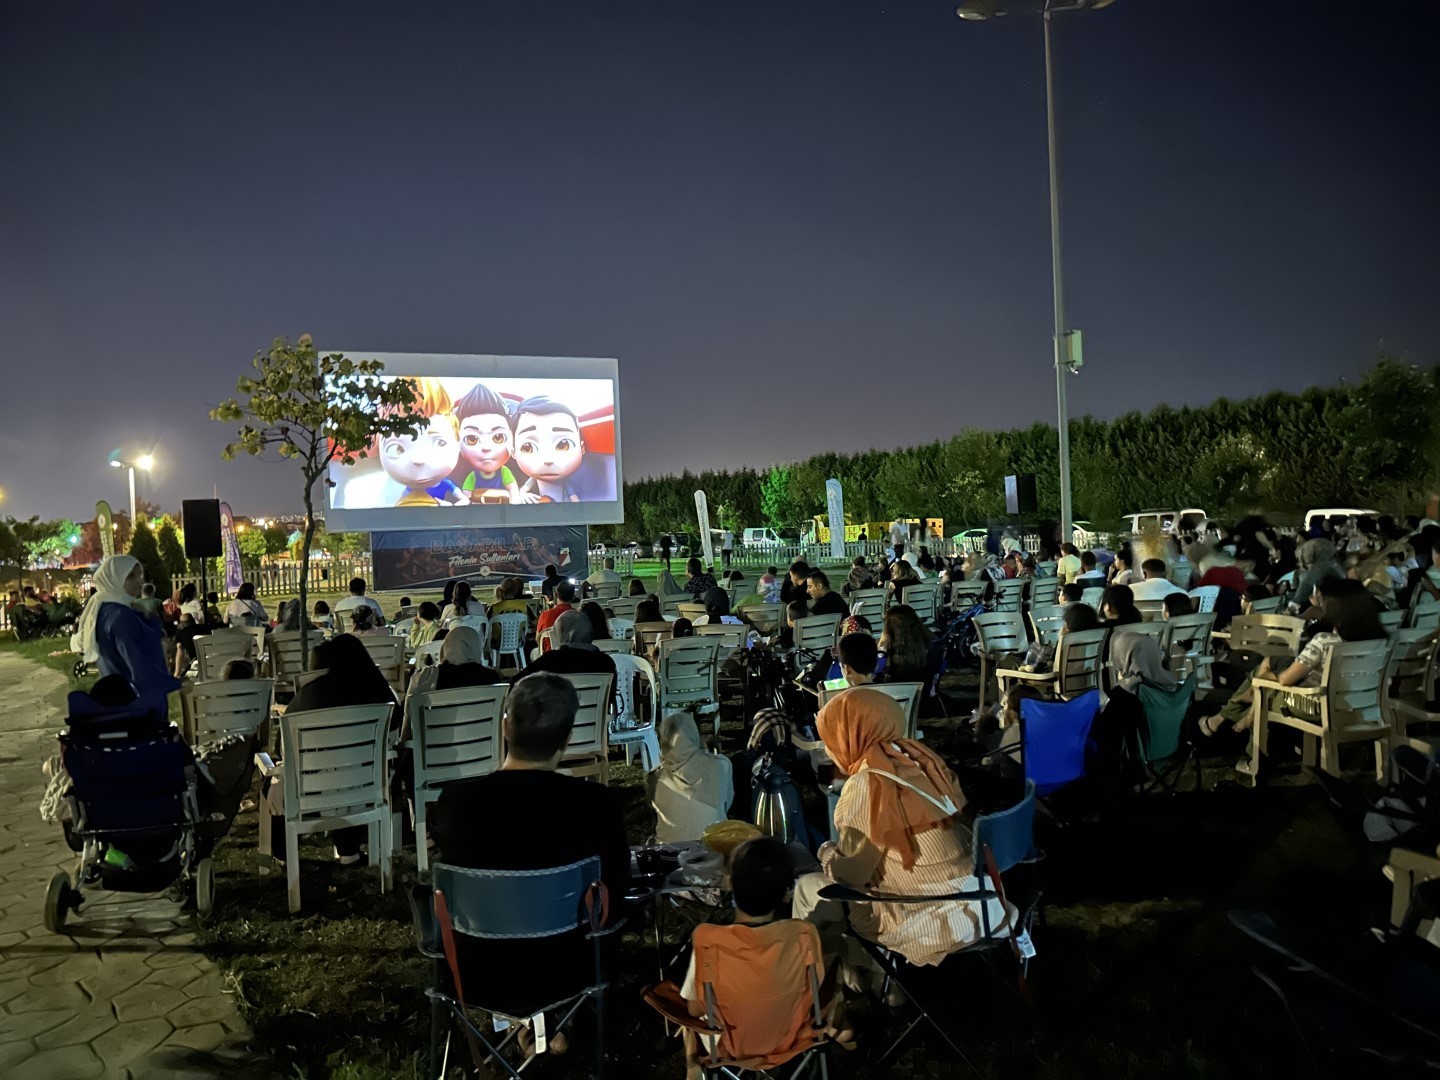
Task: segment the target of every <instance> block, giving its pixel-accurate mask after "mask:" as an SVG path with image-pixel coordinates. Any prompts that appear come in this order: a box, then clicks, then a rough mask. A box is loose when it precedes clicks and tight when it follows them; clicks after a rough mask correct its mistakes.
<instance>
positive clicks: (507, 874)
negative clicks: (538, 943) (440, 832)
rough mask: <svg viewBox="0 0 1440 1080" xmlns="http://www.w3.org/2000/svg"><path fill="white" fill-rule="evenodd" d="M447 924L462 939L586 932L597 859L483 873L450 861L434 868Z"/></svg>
mask: <svg viewBox="0 0 1440 1080" xmlns="http://www.w3.org/2000/svg"><path fill="white" fill-rule="evenodd" d="M431 880H432V881H434V883H435V888H436V889H438V890H439V891H440V892H441V893H442V894H443V895H444V897H445V907H446V909H447V910H448V912H449V914H450V925H451V926H453V927H454V928H455V932H456V933H459V934H464V935H465V936H466V937H473V938H484V939H490V940H499V941H517V940H525V939H531V938H546V937H556V936H558V935H560V934H568V933H571V932H573V931H575V930H577V929H582V928H583V929H587V930H588V929H589V927H590V917H589V915H588V914H587V912H586V902H587V896H588V895H589V893H590V890H591V886H593V885H595V884H597V883H598V882H599V881H600V859H599V858H598V857H595V856H591V857H590V858H588V859H581V860H580V861H579V862H574V863H569V864H568V865H566V866H557V867H554V868H553V869H546V870H481V869H475V868H472V867H465V866H452V865H450V864H449V863H435V864H434V867H433V868H432V878H431Z"/></svg>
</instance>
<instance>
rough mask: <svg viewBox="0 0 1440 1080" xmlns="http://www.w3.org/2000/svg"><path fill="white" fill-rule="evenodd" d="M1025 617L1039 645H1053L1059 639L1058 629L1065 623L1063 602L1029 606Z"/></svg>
mask: <svg viewBox="0 0 1440 1080" xmlns="http://www.w3.org/2000/svg"><path fill="white" fill-rule="evenodd" d="M1027 617H1028V618H1029V620H1030V632H1031V633H1032V634H1034V635H1035V640H1036V641H1037V642H1039V643H1040V644H1041V645H1054V644H1055V643H1056V642H1057V641H1059V640H1060V629H1061V627H1063V626H1064V625H1065V605H1064V604H1037V605H1035V606H1033V607H1031V608H1030V611H1029V614H1028V616H1027Z"/></svg>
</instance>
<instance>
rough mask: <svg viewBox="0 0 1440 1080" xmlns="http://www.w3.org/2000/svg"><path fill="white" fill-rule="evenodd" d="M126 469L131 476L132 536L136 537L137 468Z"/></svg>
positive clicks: (127, 466) (130, 466) (127, 467)
mask: <svg viewBox="0 0 1440 1080" xmlns="http://www.w3.org/2000/svg"><path fill="white" fill-rule="evenodd" d="M125 469H126V471H127V472H129V474H130V535H131V536H134V535H135V466H134V465H126V466H125Z"/></svg>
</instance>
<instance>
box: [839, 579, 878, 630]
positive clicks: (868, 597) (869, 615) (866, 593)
mask: <svg viewBox="0 0 1440 1080" xmlns="http://www.w3.org/2000/svg"><path fill="white" fill-rule="evenodd" d="M845 602H846V603H847V604H849V605H850V614H851V615H862V616H864V617H865V618H866V619H867V620H869V622H870V626H871V628H872V629H874V630H875V631H876V632H877V633H878V632H879V630H880V624H881V623H882V622H883V621H884V620H885V590H884V589H856V590H855V591H854V592H852V593H851V594H850V595H849V596H847V597H846V598H845Z"/></svg>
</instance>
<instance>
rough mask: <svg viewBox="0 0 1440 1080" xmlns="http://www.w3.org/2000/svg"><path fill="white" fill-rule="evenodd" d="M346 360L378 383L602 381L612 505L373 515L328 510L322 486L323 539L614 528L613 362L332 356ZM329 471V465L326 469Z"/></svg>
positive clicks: (621, 502)
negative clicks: (372, 365)
mask: <svg viewBox="0 0 1440 1080" xmlns="http://www.w3.org/2000/svg"><path fill="white" fill-rule="evenodd" d="M336 351H337V352H339V353H341V354H342V355H345V356H348V357H350V358H351V359H353V360H378V361H380V363H382V364H384V365H385V370H384V371H383V372H381V375H382V376H384V377H387V378H388V377H394V376H411V377H415V378H419V377H421V376H426V375H429V376H434V377H437V378H458V379H479V380H482V381H483V380H485V379H506V378H509V379H596V380H608V381H609V383H610V391H611V396H612V399H613V400H614V403H615V404H614V424H615V499H614V501H613V502H578V503H575V502H571V503H562V502H556V503H533V504H529V505H514V506H512V505H507V504H500V505H489V506H484V507H479V506H475V507H463V506H436V507H424V506H399V507H397V506H390V507H378V508H373V509H366V508H353V509H347V508H345V507H336V506H333V505H332V500H333V498H334V493H335V491H336V490H337V489H335V488H333V487H330V486H329V484H328V483H327V482H326V481H327V480H328V476H329V474H328V472H327V474H326V479H323V480H322V481H321V483H325V484H326V488H325V528H326V529H327V530H328V531H330V532H397V531H409V530H417V529H455V528H473V529H487V528H488V529H496V528H507V527H522V526H523V527H536V526H543V525H618V524H622V523H623V522H624V521H625V480H624V476H625V471H624V466H623V464H622V458H621V446H620V363H619V361H618V360H615V359H613V358H600V357H580V356H497V355H491V354H471V353H385V352H365V351H363V350H359V349H339V350H336ZM335 467H336V466H334V465H332V466H331V468H335Z"/></svg>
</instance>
